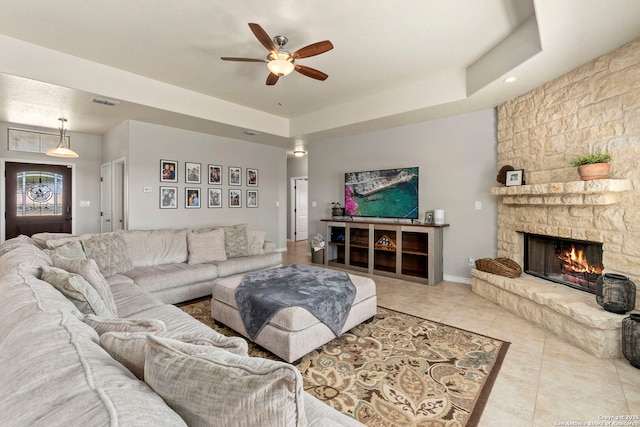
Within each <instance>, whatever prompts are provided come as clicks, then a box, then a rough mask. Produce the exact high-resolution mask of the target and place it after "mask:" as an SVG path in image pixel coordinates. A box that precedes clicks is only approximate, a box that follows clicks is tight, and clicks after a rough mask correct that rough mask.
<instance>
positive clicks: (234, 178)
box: [228, 166, 242, 185]
mask: <svg viewBox="0 0 640 427" xmlns="http://www.w3.org/2000/svg"><path fill="white" fill-rule="evenodd" d="M228 180H229V185H242V168H239V167H237V166H229V175H228Z"/></svg>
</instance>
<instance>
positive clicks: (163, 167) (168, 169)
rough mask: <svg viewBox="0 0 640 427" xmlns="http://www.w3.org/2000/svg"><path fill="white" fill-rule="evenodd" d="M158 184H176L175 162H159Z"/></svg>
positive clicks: (176, 168) (176, 162) (176, 170)
mask: <svg viewBox="0 0 640 427" xmlns="http://www.w3.org/2000/svg"><path fill="white" fill-rule="evenodd" d="M160 182H178V161H177V160H160Z"/></svg>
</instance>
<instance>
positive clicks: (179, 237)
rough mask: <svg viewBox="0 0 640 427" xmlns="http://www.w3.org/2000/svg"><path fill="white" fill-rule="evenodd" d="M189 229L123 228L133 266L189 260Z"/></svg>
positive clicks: (125, 242)
mask: <svg viewBox="0 0 640 427" xmlns="http://www.w3.org/2000/svg"><path fill="white" fill-rule="evenodd" d="M188 232H190V231H189V230H187V229H180V230H171V229H161V230H127V231H124V230H121V231H118V233H120V234H121V235H122V240H123V241H124V245H125V247H126V249H127V254H128V256H129V259H130V260H131V263H132V264H133V267H146V266H152V265H162V264H175V263H181V262H187V256H188V249H187V233H188Z"/></svg>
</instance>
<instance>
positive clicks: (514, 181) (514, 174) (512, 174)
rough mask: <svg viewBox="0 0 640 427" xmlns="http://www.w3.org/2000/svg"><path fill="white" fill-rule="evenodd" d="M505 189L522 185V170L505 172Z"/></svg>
mask: <svg viewBox="0 0 640 427" xmlns="http://www.w3.org/2000/svg"><path fill="white" fill-rule="evenodd" d="M505 185H506V186H507V187H513V186H517V185H524V170H523V169H516V170H512V171H507V177H506V181H505Z"/></svg>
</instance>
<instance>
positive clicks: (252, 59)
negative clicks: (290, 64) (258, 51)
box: [220, 56, 267, 62]
mask: <svg viewBox="0 0 640 427" xmlns="http://www.w3.org/2000/svg"><path fill="white" fill-rule="evenodd" d="M220 59H222V60H223V61H241V62H267V60H266V59H255V58H231V57H229V56H222V57H220Z"/></svg>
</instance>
